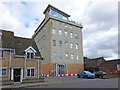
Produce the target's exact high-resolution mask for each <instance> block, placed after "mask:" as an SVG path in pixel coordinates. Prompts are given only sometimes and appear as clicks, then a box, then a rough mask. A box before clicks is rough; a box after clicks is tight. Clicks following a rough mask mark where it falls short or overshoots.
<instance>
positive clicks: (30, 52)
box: [25, 46, 36, 60]
mask: <svg viewBox="0 0 120 90" xmlns="http://www.w3.org/2000/svg"><path fill="white" fill-rule="evenodd" d="M25 53H26V57H27V59H31V60H33V59H34V58H35V53H36V50H35V49H34V48H32V46H30V47H28V48H27V49H26V50H25Z"/></svg>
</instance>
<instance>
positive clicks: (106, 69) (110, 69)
mask: <svg viewBox="0 0 120 90" xmlns="http://www.w3.org/2000/svg"><path fill="white" fill-rule="evenodd" d="M99 70H100V71H104V72H106V73H108V74H110V72H113V71H116V70H117V65H112V66H100V67H99Z"/></svg>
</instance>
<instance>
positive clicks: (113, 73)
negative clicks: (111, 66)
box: [110, 71, 120, 75]
mask: <svg viewBox="0 0 120 90" xmlns="http://www.w3.org/2000/svg"><path fill="white" fill-rule="evenodd" d="M110 74H111V75H120V71H114V72H111V73H110Z"/></svg>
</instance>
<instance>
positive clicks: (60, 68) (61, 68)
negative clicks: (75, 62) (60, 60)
mask: <svg viewBox="0 0 120 90" xmlns="http://www.w3.org/2000/svg"><path fill="white" fill-rule="evenodd" d="M55 69H56V70H55V71H56V76H57V75H59V74H67V65H66V64H56V67H55Z"/></svg>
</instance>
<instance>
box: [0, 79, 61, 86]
mask: <svg viewBox="0 0 120 90" xmlns="http://www.w3.org/2000/svg"><path fill="white" fill-rule="evenodd" d="M60 83H62V82H61V81H60V80H59V79H57V77H49V78H47V77H46V78H45V81H44V82H38V83H23V84H22V83H19V82H16V83H14V85H4V86H0V88H27V87H35V86H47V85H52V84H54V85H55V84H60Z"/></svg>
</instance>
